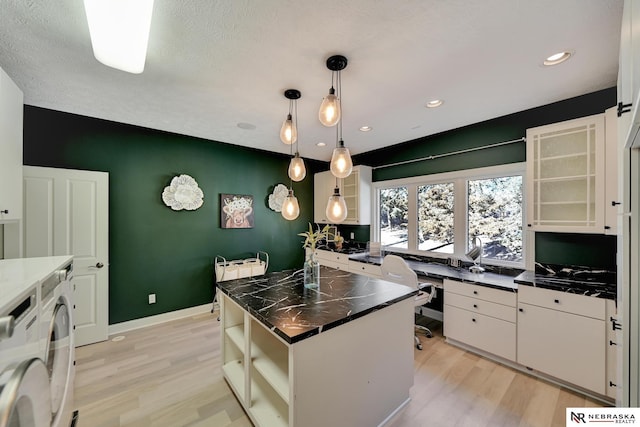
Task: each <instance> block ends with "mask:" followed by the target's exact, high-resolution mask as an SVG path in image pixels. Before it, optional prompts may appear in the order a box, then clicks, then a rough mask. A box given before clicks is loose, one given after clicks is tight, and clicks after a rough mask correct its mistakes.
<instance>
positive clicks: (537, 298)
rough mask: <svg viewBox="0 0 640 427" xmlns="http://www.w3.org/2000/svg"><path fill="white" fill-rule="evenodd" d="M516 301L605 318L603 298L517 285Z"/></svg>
mask: <svg viewBox="0 0 640 427" xmlns="http://www.w3.org/2000/svg"><path fill="white" fill-rule="evenodd" d="M518 301H519V302H523V303H527V304H531V305H537V306H538V307H544V308H549V309H551V310H558V311H562V312H565V313H572V314H578V315H581V316H586V317H592V318H594V319H601V320H604V319H605V318H606V310H605V303H606V299H604V298H595V297H588V296H584V295H576V294H569V293H567V292H560V291H552V290H550V289H543V288H536V287H534V286H526V285H521V286H519V287H518Z"/></svg>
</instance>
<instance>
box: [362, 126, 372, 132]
mask: <svg viewBox="0 0 640 427" xmlns="http://www.w3.org/2000/svg"><path fill="white" fill-rule="evenodd" d="M372 129H373V128H372V127H371V126H362V127H361V128H360V132H369V131H370V130H372Z"/></svg>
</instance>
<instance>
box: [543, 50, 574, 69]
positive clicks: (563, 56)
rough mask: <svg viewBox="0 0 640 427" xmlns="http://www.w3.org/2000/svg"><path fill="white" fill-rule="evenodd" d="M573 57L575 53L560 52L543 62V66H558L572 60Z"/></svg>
mask: <svg viewBox="0 0 640 427" xmlns="http://www.w3.org/2000/svg"><path fill="white" fill-rule="evenodd" d="M572 55H573V53H572V52H569V51H564V52H558V53H555V54H553V55H551V56H549V57H547V58H546V59H545V60H544V61H542V64H543V65H546V66H551V65H558V64H561V63H563V62H564V61H566V60H567V59H569V58H571V56H572Z"/></svg>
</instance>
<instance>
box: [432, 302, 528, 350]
mask: <svg viewBox="0 0 640 427" xmlns="http://www.w3.org/2000/svg"><path fill="white" fill-rule="evenodd" d="M443 314H444V320H443V326H444V335H445V336H446V337H447V338H451V339H454V340H456V341H460V342H461V343H464V344H467V345H470V346H472V347H475V348H478V349H480V350H484V351H486V352H487V353H492V354H495V355H497V356H500V357H503V358H505V359H508V360H512V361H515V360H516V325H515V323H511V322H505V321H504V320H500V319H496V318H493V317H489V316H484V315H482V314H478V313H472V312H470V311H467V310H463V309H461V308H458V307H454V306H451V305H447V304H445V305H444V313H443Z"/></svg>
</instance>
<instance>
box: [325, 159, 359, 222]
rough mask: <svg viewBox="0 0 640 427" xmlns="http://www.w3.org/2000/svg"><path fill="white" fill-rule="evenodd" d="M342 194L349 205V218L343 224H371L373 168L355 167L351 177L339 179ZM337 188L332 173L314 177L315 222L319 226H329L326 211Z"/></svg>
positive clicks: (328, 172)
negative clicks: (328, 202)
mask: <svg viewBox="0 0 640 427" xmlns="http://www.w3.org/2000/svg"><path fill="white" fill-rule="evenodd" d="M337 182H338V188H339V189H340V194H341V195H342V196H343V197H344V200H345V202H346V203H347V218H346V219H345V220H344V221H343V222H342V223H343V224H353V225H369V224H371V168H370V167H368V166H362V165H360V166H355V167H354V168H353V171H352V172H351V175H349V176H348V177H346V178H344V179H338V180H337ZM335 187H336V178H335V177H334V176H333V175H332V174H331V171H325V172H319V173H317V174H315V175H314V177H313V191H314V202H313V220H314V222H316V223H318V224H328V223H329V220H328V219H327V215H326V213H325V210H326V208H327V201H328V200H329V197H330V196H331V195H332V194H333V191H334V189H335Z"/></svg>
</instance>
